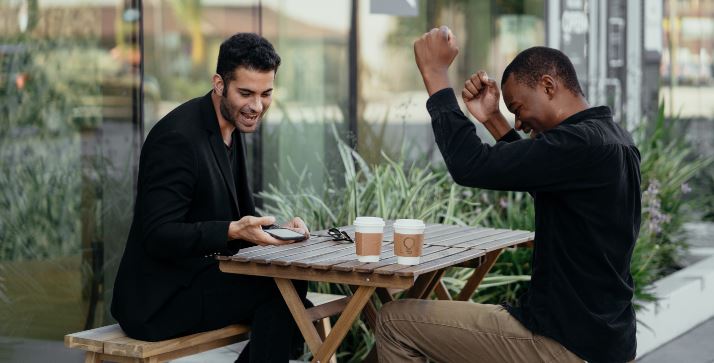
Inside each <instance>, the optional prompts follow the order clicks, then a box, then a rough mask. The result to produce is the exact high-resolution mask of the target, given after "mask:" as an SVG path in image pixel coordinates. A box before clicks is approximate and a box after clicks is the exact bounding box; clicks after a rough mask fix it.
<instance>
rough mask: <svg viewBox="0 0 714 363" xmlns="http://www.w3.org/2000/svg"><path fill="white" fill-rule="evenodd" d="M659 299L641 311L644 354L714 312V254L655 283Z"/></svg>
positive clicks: (639, 345) (640, 341)
mask: <svg viewBox="0 0 714 363" xmlns="http://www.w3.org/2000/svg"><path fill="white" fill-rule="evenodd" d="M653 292H654V294H655V296H657V297H658V298H659V300H658V301H656V302H652V303H648V304H645V306H644V307H643V309H642V310H640V311H639V312H637V320H638V323H637V356H638V357H641V356H643V355H645V354H647V353H648V352H650V351H652V350H654V349H656V348H657V347H659V346H661V345H663V344H665V343H667V342H668V341H670V340H672V339H674V338H676V337H677V336H679V335H681V334H683V333H685V332H687V331H688V330H690V329H691V328H693V327H695V326H697V325H699V324H701V323H703V322H704V321H706V320H708V319H709V318H711V317H712V316H714V255H712V256H710V257H708V258H705V259H704V260H701V261H699V262H697V263H695V264H693V265H690V266H688V267H686V268H684V269H682V270H680V271H677V272H675V273H673V274H671V275H669V276H667V277H665V278H663V279H661V280H659V281H657V282H656V283H655V286H654V291H653Z"/></svg>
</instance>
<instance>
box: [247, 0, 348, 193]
mask: <svg viewBox="0 0 714 363" xmlns="http://www.w3.org/2000/svg"><path fill="white" fill-rule="evenodd" d="M261 3H262V10H261V14H262V17H261V19H262V32H263V36H265V37H266V38H267V39H268V40H270V41H271V42H272V43H273V45H274V46H275V48H276V49H277V51H278V53H279V54H280V56H281V58H282V61H283V62H282V65H281V66H280V70H279V71H278V74H277V78H276V88H275V92H274V93H273V104H272V106H271V110H270V111H269V112H268V113H267V116H266V120H265V121H264V123H263V125H262V126H261V130H260V133H261V134H262V138H261V141H262V155H261V160H259V161H256V162H260V163H261V170H260V175H254V177H256V176H258V177H260V176H262V184H261V187H262V189H263V190H268V189H270V186H271V185H272V186H274V187H275V188H277V190H279V191H281V192H284V193H289V192H290V191H291V190H297V188H296V187H297V186H298V185H311V186H315V187H317V188H323V189H324V186H326V185H327V179H328V178H330V176H335V174H336V173H337V172H336V171H335V170H339V168H338V167H339V166H340V165H341V163H340V162H339V153H338V151H337V144H336V142H335V138H334V137H335V135H340V136H341V137H344V136H346V134H347V131H348V129H349V127H348V119H349V116H348V111H347V109H348V106H347V103H348V97H349V90H350V88H349V68H348V56H349V51H348V45H349V30H350V9H351V2H350V1H348V0H340V1H335V0H306V1H288V0H263V1H262V2H261ZM331 173H332V174H331ZM256 174H257V173H256ZM318 190H319V189H318Z"/></svg>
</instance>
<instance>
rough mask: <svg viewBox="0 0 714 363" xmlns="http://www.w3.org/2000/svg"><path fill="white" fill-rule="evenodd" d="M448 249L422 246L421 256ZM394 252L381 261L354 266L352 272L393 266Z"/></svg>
mask: <svg viewBox="0 0 714 363" xmlns="http://www.w3.org/2000/svg"><path fill="white" fill-rule="evenodd" d="M447 248H448V247H444V246H430V245H427V246H424V249H423V250H422V255H423V256H426V255H430V254H432V253H436V252H439V251H443V250H445V249H447ZM393 252H394V250H392V255H391V256H389V257H386V258H383V259H380V260H379V262H367V263H363V264H359V265H355V266H354V268H353V271H356V272H359V273H372V272H374V269H377V268H382V267H385V266H389V265H395V264H396V263H397V256H395V255H394V253H393ZM399 266H405V265H399Z"/></svg>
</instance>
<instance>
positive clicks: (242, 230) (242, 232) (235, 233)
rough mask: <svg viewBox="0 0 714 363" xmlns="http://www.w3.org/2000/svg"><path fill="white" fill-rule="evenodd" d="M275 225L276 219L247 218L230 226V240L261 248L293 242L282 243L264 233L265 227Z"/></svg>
mask: <svg viewBox="0 0 714 363" xmlns="http://www.w3.org/2000/svg"><path fill="white" fill-rule="evenodd" d="M272 224H275V217H271V216H266V217H253V216H245V217H243V218H241V219H239V220H237V221H233V222H231V224H230V225H229V226H228V239H229V240H235V239H240V240H243V241H248V242H252V243H255V244H257V245H261V246H268V245H284V244H288V243H292V242H293V241H282V240H279V239H277V238H274V237H273V236H271V235H269V234H267V233H265V231H263V226H269V225H272Z"/></svg>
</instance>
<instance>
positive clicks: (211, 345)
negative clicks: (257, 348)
mask: <svg viewBox="0 0 714 363" xmlns="http://www.w3.org/2000/svg"><path fill="white" fill-rule="evenodd" d="M242 340H245V339H244V338H242V337H241V336H233V337H227V338H222V339H216V340H213V341H210V342H206V343H203V344H199V345H194V346H189V347H184V348H180V349H177V350H174V351H171V352H166V353H162V354H159V355H157V356H154V357H151V360H150V361H153V362H166V361H170V360H174V359H179V358H183V357H187V356H190V355H194V354H199V353H203V352H205V351H209V350H211V349H216V348H220V347H225V346H228V345H231V344H234V343H238V342H239V341H242Z"/></svg>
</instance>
